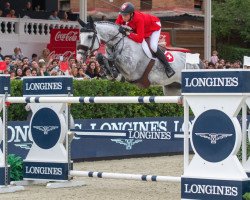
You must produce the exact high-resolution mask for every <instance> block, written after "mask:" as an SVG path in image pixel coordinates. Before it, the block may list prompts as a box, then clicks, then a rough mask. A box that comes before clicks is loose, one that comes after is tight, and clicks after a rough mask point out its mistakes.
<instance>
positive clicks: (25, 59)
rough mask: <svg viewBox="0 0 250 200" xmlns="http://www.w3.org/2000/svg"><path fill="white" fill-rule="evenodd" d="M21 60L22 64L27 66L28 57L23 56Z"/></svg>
mask: <svg viewBox="0 0 250 200" xmlns="http://www.w3.org/2000/svg"><path fill="white" fill-rule="evenodd" d="M22 62H23V66H24V65H27V66H29V64H30V63H29V58H28V57H23V59H22Z"/></svg>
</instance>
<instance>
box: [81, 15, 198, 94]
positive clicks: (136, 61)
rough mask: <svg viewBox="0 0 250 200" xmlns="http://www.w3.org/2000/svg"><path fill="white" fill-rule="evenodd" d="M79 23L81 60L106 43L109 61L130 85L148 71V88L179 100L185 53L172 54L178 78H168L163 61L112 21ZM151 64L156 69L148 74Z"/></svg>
mask: <svg viewBox="0 0 250 200" xmlns="http://www.w3.org/2000/svg"><path fill="white" fill-rule="evenodd" d="M78 22H79V24H80V25H81V29H80V45H79V46H78V50H77V58H78V60H79V59H82V60H84V59H86V57H87V56H88V55H90V54H91V53H93V52H94V51H96V50H98V49H99V48H100V45H101V43H104V44H105V45H106V52H107V53H106V54H107V57H108V58H107V59H108V60H112V61H113V63H114V66H115V67H116V69H117V70H118V71H119V73H121V74H122V75H123V77H124V78H125V79H126V81H128V82H131V83H135V82H136V81H137V80H140V79H141V78H142V76H143V75H145V70H146V71H147V74H146V75H147V80H148V83H149V84H148V85H161V86H162V87H163V93H164V95H168V96H178V95H180V94H181V71H182V69H184V68H185V59H186V55H185V53H183V52H177V51H172V52H171V54H172V55H173V57H174V60H175V61H174V62H172V63H170V66H171V67H172V68H173V69H174V71H175V74H174V76H172V77H170V78H168V77H167V75H166V74H165V70H164V66H163V64H162V63H161V62H160V60H158V59H156V58H153V57H152V56H150V54H149V53H148V51H147V49H146V48H145V43H142V44H141V43H136V42H134V41H133V40H131V39H129V38H128V37H126V36H124V35H123V34H121V33H120V32H119V30H118V29H119V25H117V24H115V23H113V22H109V21H96V22H94V21H93V20H92V18H90V21H89V22H88V23H85V22H83V21H82V20H81V19H78ZM143 44H144V47H143ZM146 46H147V45H146ZM147 48H148V47H147ZM144 49H146V50H144ZM148 49H149V48H148ZM149 52H150V51H149ZM152 58H153V59H154V60H155V61H154V62H151V61H152ZM150 62H151V64H152V65H151V67H152V69H151V70H147V66H148V64H149V63H150ZM186 67H187V68H188V69H199V68H201V67H200V65H199V64H193V65H187V66H186Z"/></svg>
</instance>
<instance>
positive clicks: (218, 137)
mask: <svg viewBox="0 0 250 200" xmlns="http://www.w3.org/2000/svg"><path fill="white" fill-rule="evenodd" d="M195 135H198V136H200V137H202V138H206V139H208V140H210V141H211V144H216V143H217V141H218V140H222V139H224V138H227V137H231V136H232V135H233V134H226V133H195Z"/></svg>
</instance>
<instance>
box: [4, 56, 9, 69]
mask: <svg viewBox="0 0 250 200" xmlns="http://www.w3.org/2000/svg"><path fill="white" fill-rule="evenodd" d="M4 61H5V62H6V65H7V69H8V70H9V69H10V64H11V56H8V55H6V56H4Z"/></svg>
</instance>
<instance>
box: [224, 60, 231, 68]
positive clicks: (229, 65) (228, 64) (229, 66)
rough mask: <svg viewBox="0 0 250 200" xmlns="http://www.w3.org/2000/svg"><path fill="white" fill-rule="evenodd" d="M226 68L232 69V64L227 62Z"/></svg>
mask: <svg viewBox="0 0 250 200" xmlns="http://www.w3.org/2000/svg"><path fill="white" fill-rule="evenodd" d="M225 68H226V69H230V68H231V63H230V62H229V61H227V62H226V64H225Z"/></svg>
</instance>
